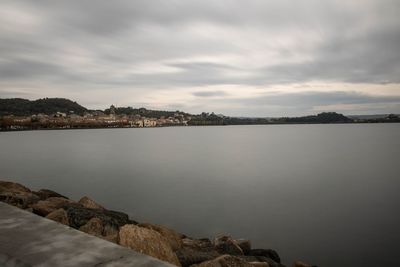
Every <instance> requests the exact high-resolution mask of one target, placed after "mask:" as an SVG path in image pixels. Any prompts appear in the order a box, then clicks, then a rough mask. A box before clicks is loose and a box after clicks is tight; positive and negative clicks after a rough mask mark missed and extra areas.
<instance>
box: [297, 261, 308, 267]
mask: <svg viewBox="0 0 400 267" xmlns="http://www.w3.org/2000/svg"><path fill="white" fill-rule="evenodd" d="M292 266H293V267H312V266H311V265H309V264H307V263H304V262H302V261H295V262H294V263H293V265H292Z"/></svg>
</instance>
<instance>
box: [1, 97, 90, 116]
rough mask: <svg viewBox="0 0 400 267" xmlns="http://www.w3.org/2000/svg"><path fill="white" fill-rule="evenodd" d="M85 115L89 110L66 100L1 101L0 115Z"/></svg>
mask: <svg viewBox="0 0 400 267" xmlns="http://www.w3.org/2000/svg"><path fill="white" fill-rule="evenodd" d="M71 111H72V112H73V113H75V114H83V113H84V112H85V111H87V109H86V108H85V107H82V106H81V105H79V104H78V103H76V102H74V101H71V100H69V99H65V98H42V99H37V100H33V101H30V100H28V99H22V98H6V99H0V115H15V116H29V115H33V114H38V113H43V114H48V115H50V114H54V113H56V112H64V113H70V112H71Z"/></svg>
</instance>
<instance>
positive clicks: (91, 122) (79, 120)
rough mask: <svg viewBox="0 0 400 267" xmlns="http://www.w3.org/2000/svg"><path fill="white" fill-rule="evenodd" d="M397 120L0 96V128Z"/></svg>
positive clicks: (392, 116) (391, 116) (394, 117)
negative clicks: (103, 105)
mask: <svg viewBox="0 0 400 267" xmlns="http://www.w3.org/2000/svg"><path fill="white" fill-rule="evenodd" d="M382 122H400V117H399V116H398V115H395V114H386V115H371V116H365V115H364V116H348V117H346V116H344V115H342V114H338V113H335V112H323V113H320V114H317V115H310V116H303V117H280V118H243V117H228V116H224V115H217V114H214V113H205V112H203V113H201V114H198V115H193V114H189V113H185V112H182V111H159V110H149V109H145V108H132V107H115V106H114V105H111V106H110V107H109V108H108V109H105V110H89V109H87V108H85V107H83V106H81V105H79V104H78V103H76V102H73V101H71V100H68V99H63V98H44V99H38V100H34V101H30V100H27V99H20V98H11V99H0V130H2V131H13V130H35V129H76V128H146V127H165V126H196V125H254V124H306V123H382Z"/></svg>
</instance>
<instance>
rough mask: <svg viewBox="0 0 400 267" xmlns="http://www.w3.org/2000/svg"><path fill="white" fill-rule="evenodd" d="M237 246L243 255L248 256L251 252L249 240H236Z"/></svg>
mask: <svg viewBox="0 0 400 267" xmlns="http://www.w3.org/2000/svg"><path fill="white" fill-rule="evenodd" d="M236 242H237V245H238V246H239V247H240V248H241V249H242V251H243V254H244V255H248V254H249V253H250V250H251V242H250V240H245V239H237V240H236Z"/></svg>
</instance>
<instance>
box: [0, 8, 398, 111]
mask: <svg viewBox="0 0 400 267" xmlns="http://www.w3.org/2000/svg"><path fill="white" fill-rule="evenodd" d="M0 97H1V98H11V97H22V98H28V99H37V98H42V97H65V98H70V99H72V100H75V101H77V102H78V103H80V104H82V105H84V106H86V107H88V108H105V107H108V106H109V105H111V104H114V105H117V106H133V107H139V106H140V107H141V106H144V107H147V108H157V109H168V110H176V109H179V110H184V111H188V112H193V113H199V112H201V111H209V112H211V111H214V112H216V113H222V114H225V115H234V116H237V115H241V116H281V115H288V116H293V115H304V114H313V113H318V112H320V111H337V112H342V113H345V114H371V113H400V1H398V0H392V1H391V0H373V1H372V0H362V1H361V0H359V1H358V0H351V1H350V0H343V1H334V0H324V1H321V0H314V1H313V0H303V1H302V0H293V1H287V0H276V1H273V0H259V1H258V0H240V1H239V0H237V1H233V0H232V1H231V0H201V1H200V0H197V1H191V0H180V1H169V0H127V1H116V0H113V1H110V0H65V1H57V0H32V1H18V0H10V1H8V0H1V1H0Z"/></svg>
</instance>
